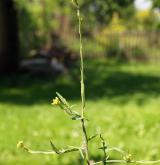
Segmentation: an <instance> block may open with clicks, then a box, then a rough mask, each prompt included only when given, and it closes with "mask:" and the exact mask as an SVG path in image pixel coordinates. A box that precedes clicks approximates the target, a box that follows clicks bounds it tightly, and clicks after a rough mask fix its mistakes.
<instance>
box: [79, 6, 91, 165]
mask: <svg viewBox="0 0 160 165" xmlns="http://www.w3.org/2000/svg"><path fill="white" fill-rule="evenodd" d="M77 17H78V25H79V26H78V27H79V40H80V59H81V66H80V72H81V118H82V119H81V127H82V133H83V147H84V150H83V152H84V156H85V161H86V163H87V164H88V165H90V162H89V154H88V136H87V131H86V126H85V120H84V111H85V85H84V64H83V44H82V33H81V23H82V18H81V15H80V9H79V7H78V8H77Z"/></svg>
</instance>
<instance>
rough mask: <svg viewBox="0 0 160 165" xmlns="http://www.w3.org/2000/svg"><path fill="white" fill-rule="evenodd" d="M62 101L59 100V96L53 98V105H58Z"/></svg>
mask: <svg viewBox="0 0 160 165" xmlns="http://www.w3.org/2000/svg"><path fill="white" fill-rule="evenodd" d="M60 103H61V102H60V100H59V98H58V97H56V98H55V99H53V101H52V103H51V104H52V105H58V104H60Z"/></svg>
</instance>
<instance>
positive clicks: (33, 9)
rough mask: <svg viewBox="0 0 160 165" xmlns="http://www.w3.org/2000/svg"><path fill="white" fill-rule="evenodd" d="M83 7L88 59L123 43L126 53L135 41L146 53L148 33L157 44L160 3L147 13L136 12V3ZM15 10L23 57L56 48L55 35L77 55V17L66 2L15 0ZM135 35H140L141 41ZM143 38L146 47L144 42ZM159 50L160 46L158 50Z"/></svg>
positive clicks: (119, 0)
mask: <svg viewBox="0 0 160 165" xmlns="http://www.w3.org/2000/svg"><path fill="white" fill-rule="evenodd" d="M80 4H81V10H82V13H83V21H84V23H83V34H84V36H85V39H84V43H85V51H86V54H87V55H91V56H92V55H106V54H107V53H106V51H107V50H108V49H110V47H111V49H112V47H113V44H115V49H117V44H119V46H118V47H123V46H122V45H123V43H124V42H125V43H126V45H125V48H124V49H126V47H128V45H129V46H130V42H132V43H133V40H134V41H135V40H136V42H137V44H136V47H139V48H138V49H144V45H145V46H146V42H149V41H148V40H149V38H150V37H149V38H147V37H146V35H145V32H146V33H148V35H149V36H150V35H151V36H152V37H151V38H153V40H158V39H157V38H158V36H157V34H155V33H156V32H157V31H159V27H160V14H159V12H158V10H159V9H158V8H159V1H158V0H154V1H153V5H152V8H150V9H146V10H137V9H136V8H135V5H134V4H135V1H134V0H116V1H112V0H108V1H99V0H94V1H93V0H80ZM16 6H17V10H18V17H19V27H20V40H21V50H22V54H23V55H25V56H26V55H29V54H30V53H31V52H33V50H38V49H42V48H43V49H44V48H48V47H49V45H52V44H53V43H52V42H53V40H54V39H53V38H52V34H53V33H56V34H57V35H58V36H59V37H60V38H61V39H62V41H63V43H65V45H66V46H67V47H68V48H69V49H71V50H72V51H74V52H78V44H77V43H78V38H77V37H78V36H77V21H76V13H75V10H74V8H73V6H72V4H71V3H68V1H67V0H54V1H53V0H29V1H25V0H16ZM133 32H137V33H141V37H139V35H135V34H136V33H135V34H133ZM153 32H154V33H153ZM126 33H128V35H127V37H126V35H125V34H126ZM130 33H131V34H130ZM152 33H153V34H152ZM111 34H112V35H111ZM155 36H157V38H155ZM144 38H145V43H144V42H142V40H144ZM55 42H56V41H55ZM114 42H115V43H114ZM117 42H118V43H117ZM122 42H123V43H122ZM157 42H159V41H157ZM139 43H141V44H139ZM133 45H134V44H133ZM158 46H159V43H158V45H157V46H155V47H158ZM133 47H135V45H134V46H133ZM146 47H147V46H146ZM93 48H94V49H93ZM130 49H131V50H132V48H130ZM119 51H121V50H119ZM141 51H142V50H141ZM157 51H158V50H157ZM154 52H156V48H154ZM150 54H153V53H150ZM154 54H155V53H154ZM133 55H134V51H133Z"/></svg>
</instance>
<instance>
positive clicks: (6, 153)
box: [0, 0, 160, 165]
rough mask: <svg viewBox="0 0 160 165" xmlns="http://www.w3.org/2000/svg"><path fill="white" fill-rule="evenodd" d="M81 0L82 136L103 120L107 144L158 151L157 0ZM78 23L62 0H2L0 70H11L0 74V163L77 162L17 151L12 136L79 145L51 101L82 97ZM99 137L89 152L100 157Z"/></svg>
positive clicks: (136, 153) (36, 143) (139, 153)
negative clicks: (85, 122)
mask: <svg viewBox="0 0 160 165" xmlns="http://www.w3.org/2000/svg"><path fill="white" fill-rule="evenodd" d="M79 2H80V5H81V10H82V15H83V45H84V55H85V57H86V59H85V83H86V98H87V115H88V117H89V119H90V120H89V124H88V131H89V135H92V134H93V133H94V132H96V131H97V130H100V128H101V131H102V133H104V138H105V139H107V145H108V144H109V145H110V146H118V147H120V148H122V149H125V150H129V151H131V153H133V157H134V158H135V159H146V160H149V159H150V160H155V159H160V158H159V156H160V153H159V151H160V143H159V137H160V131H159V129H160V117H159V116H160V111H159V107H160V67H159V66H160V65H159V62H160V4H159V2H160V1H159V0H152V1H151V0H150V2H151V4H152V5H151V7H150V8H147V9H143V10H142V9H141V10H140V9H137V8H136V7H135V6H136V5H135V3H136V1H133V0H114V1H113V0H79ZM145 2H148V1H147V0H146V1H145ZM142 6H143V5H142ZM77 28H78V27H77V18H76V11H75V9H74V7H73V6H72V4H71V3H70V0H0V73H1V72H4V73H5V71H6V70H7V73H8V72H14V74H13V75H12V76H6V75H5V76H0V135H1V136H0V164H1V165H17V164H18V165H28V164H30V165H39V164H41V165H51V164H54V165H59V164H64V165H73V164H82V160H81V158H80V157H79V155H74V154H69V155H67V156H62V157H58V156H55V157H50V156H41V155H37V156H35V155H33V156H32V155H28V154H27V153H25V152H22V151H19V150H16V144H17V142H18V141H19V140H24V141H26V142H27V144H28V145H29V146H31V147H33V149H45V148H47V149H50V146H49V143H48V139H50V138H52V139H53V140H54V142H55V144H56V145H57V146H58V147H60V148H63V147H64V146H67V145H75V146H78V145H79V143H80V141H81V134H80V133H79V130H80V127H79V125H78V124H76V123H75V122H70V121H68V118H67V117H66V116H62V113H61V111H59V110H58V109H56V108H53V107H51V105H50V103H51V101H52V98H53V97H54V96H55V92H56V91H58V92H60V93H61V94H62V95H64V97H66V98H67V99H69V101H70V102H71V103H73V104H76V105H80V97H79V96H80V91H79V88H80V84H79V81H80V76H79V60H78V58H79V38H78V32H77ZM18 39H19V40H20V41H19V42H18ZM19 49H20V51H19ZM14 63H16V65H13V64H14ZM17 63H18V66H19V70H18V71H20V72H15V69H14V67H17ZM24 70H25V71H24ZM26 71H27V74H26ZM28 71H30V72H29V73H31V74H28ZM37 72H38V73H39V74H40V76H39V75H38V76H37V74H36V75H35V73H37ZM46 72H47V73H49V74H48V75H49V76H46V75H44V74H43V73H46ZM15 73H16V74H15ZM17 73H18V74H17ZM59 73H63V74H61V75H60V74H59ZM57 75H58V76H59V77H57ZM78 107H79V106H77V107H76V108H77V109H78ZM97 114H98V115H97ZM35 121H36V122H35ZM115 135H116V136H115ZM137 137H138V138H137ZM31 143H32V144H31ZM98 144H100V141H98V139H96V141H95V143H94V144H93V146H91V158H92V159H94V160H100V159H101V158H102V153H101V151H98V152H95V149H97V148H98V146H97V145H98ZM110 158H113V159H121V158H120V157H118V155H116V154H113V155H112V156H111V157H110Z"/></svg>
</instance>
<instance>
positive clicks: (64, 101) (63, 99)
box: [56, 92, 70, 107]
mask: <svg viewBox="0 0 160 165" xmlns="http://www.w3.org/2000/svg"><path fill="white" fill-rule="evenodd" d="M56 94H57V96H58V98H59V99H60V100H61V102H62V103H63V104H64V105H66V106H67V107H70V105H69V103H68V102H67V100H66V99H65V98H64V97H63V96H62V95H61V94H59V93H58V92H56Z"/></svg>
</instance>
